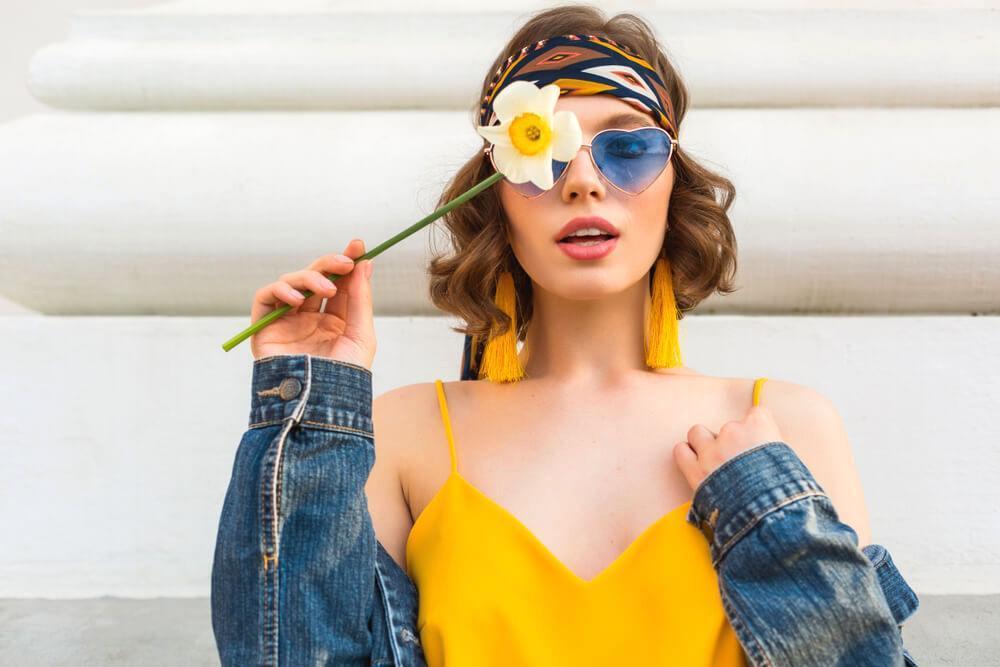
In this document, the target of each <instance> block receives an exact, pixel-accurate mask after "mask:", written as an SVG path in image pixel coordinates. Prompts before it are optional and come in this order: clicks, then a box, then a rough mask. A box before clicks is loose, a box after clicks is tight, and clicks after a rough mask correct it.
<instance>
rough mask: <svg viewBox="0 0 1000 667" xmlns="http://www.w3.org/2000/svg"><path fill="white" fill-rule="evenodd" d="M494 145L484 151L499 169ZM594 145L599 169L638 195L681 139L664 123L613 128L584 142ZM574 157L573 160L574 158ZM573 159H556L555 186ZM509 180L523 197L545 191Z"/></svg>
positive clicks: (592, 149) (592, 155) (613, 182)
mask: <svg viewBox="0 0 1000 667" xmlns="http://www.w3.org/2000/svg"><path fill="white" fill-rule="evenodd" d="M493 146H494V144H490V145H489V146H487V147H486V148H484V149H483V152H484V153H485V154H487V155H489V156H490V163H491V164H492V165H493V168H494V169H496V170H497V171H500V170H499V169H497V165H496V162H495V161H494V160H493ZM583 146H586V147H587V148H589V149H590V151H589V152H590V159H591V161H592V162H593V163H594V167H596V168H597V171H598V172H599V173H600V174H601V175H602V176H603V177H604V178H605V180H607V181H608V182H609V183H611V185H613V186H614V187H616V188H618V189H619V190H621V191H622V192H624V193H626V194H630V195H637V194H639V193H640V192H642V191H643V190H645V189H646V188H648V187H649V186H650V185H652V184H653V182H654V181H655V180H656V179H657V177H659V175H660V173H661V172H663V170H664V169H665V168H666V166H667V163H669V162H670V157H671V156H672V155H673V154H674V150H675V146H677V140H676V139H674V138H673V137H671V136H670V135H669V134H667V131H666V130H664V129H663V128H661V127H640V128H636V129H634V130H621V129H617V128H609V129H606V130H601V131H600V132H598V133H597V134H595V135H594V138H593V139H591V141H590V143H589V144H581V147H583ZM571 161H572V160H571ZM567 166H569V162H560V161H559V160H552V183H553V185H552V187H553V188H555V183H556V182H557V181H558V180H559V179H560V178H561V177H562V175H563V174H564V173H565V172H566V167H567ZM504 181H506V182H507V184H508V185H510V186H511V187H512V188H514V190H515V191H516V192H517V193H518V194H520V195H521V196H522V197H526V198H528V199H534V198H535V197H538V196H540V195H543V194H545V192H546V190H543V189H541V188H540V187H538V186H537V185H535V184H534V183H532V182H531V181H526V182H524V183H511V181H510V180H509V179H507V178H506V177H505V178H504Z"/></svg>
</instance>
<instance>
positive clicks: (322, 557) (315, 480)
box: [212, 7, 917, 665]
mask: <svg viewBox="0 0 1000 667" xmlns="http://www.w3.org/2000/svg"><path fill="white" fill-rule="evenodd" d="M560 37H561V38H567V37H568V38H569V39H567V40H564V41H560ZM591 37H593V38H594V39H590V38H591ZM521 45H527V46H525V48H524V49H522V48H521ZM643 63H645V64H646V66H644V65H643ZM630 67H635V69H634V70H631V71H632V72H633V73H634V76H633V77H631V78H628V79H627V84H626V85H619V86H614V85H607V86H601V87H600V90H602V91H603V92H602V94H595V93H594V89H589V90H587V92H579V91H578V92H576V94H565V93H568V92H570V91H569V89H570V88H572V87H573V86H574V85H579V87H580V88H581V89H587V88H588V86H589V85H590V84H593V83H594V79H593V78H588V77H598V78H597V81H598V82H603V81H604V79H601V78H600V77H609V79H610V77H619V76H621V72H622V71H624V70H626V69H628V68H630ZM514 80H534V81H540V80H555V81H559V82H560V86H561V88H562V90H563V93H564V94H563V95H560V96H559V98H558V100H557V103H556V109H557V110H558V111H571V112H573V113H575V114H576V116H577V118H578V120H579V123H580V126H581V129H582V131H583V141H584V143H585V144H587V145H586V146H585V147H583V148H581V151H580V152H579V153H578V154H577V157H576V158H574V159H572V160H571V161H569V162H568V164H562V165H557V166H558V167H560V168H559V170H558V173H554V174H553V178H554V184H553V187H552V188H551V189H548V190H537V189H536V190H535V191H533V190H532V186H531V184H530V183H515V182H513V181H512V180H503V181H501V182H499V183H498V184H497V185H496V186H495V188H493V190H492V191H490V192H486V193H483V194H482V195H480V196H479V197H477V198H476V199H474V200H472V201H470V202H469V203H467V204H465V205H463V206H462V207H459V208H458V209H456V210H455V211H453V212H452V213H451V214H449V216H448V217H446V218H445V223H446V224H447V226H448V229H449V231H450V233H451V240H452V246H453V254H451V255H448V256H443V257H437V258H435V259H434V261H433V262H432V264H431V269H430V272H431V278H432V280H431V296H432V299H433V300H434V302H435V303H436V304H437V305H438V306H439V307H440V308H442V310H445V311H447V312H450V313H454V314H457V315H460V316H461V317H462V318H463V319H464V321H465V323H466V326H465V327H464V328H463V331H464V332H465V333H466V334H467V341H466V342H467V347H466V355H465V358H464V360H463V377H470V376H471V377H481V378H482V381H478V382H472V381H459V382H447V383H441V382H435V383H421V384H417V385H410V386H406V387H401V388H398V389H395V390H393V391H390V392H388V393H386V394H384V395H382V396H379V397H378V398H377V399H376V400H374V401H372V396H371V371H370V369H371V366H372V361H373V359H374V355H375V350H376V339H375V332H374V327H373V323H372V312H373V306H372V297H371V291H370V290H371V288H370V278H371V272H372V263H371V262H370V261H362V262H359V263H357V264H356V265H355V264H354V263H353V262H352V261H351V258H354V257H358V256H360V255H362V254H363V253H364V252H365V247H364V244H363V242H362V241H361V240H359V239H355V240H353V241H352V242H351V243H350V244H348V246H347V247H346V248H345V250H344V254H343V255H340V256H337V255H325V256H322V257H319V258H317V259H316V260H315V261H314V262H312V263H311V264H310V265H309V266H308V267H306V268H305V269H303V270H302V271H297V272H293V273H290V274H286V275H283V276H281V278H280V279H279V280H278V281H276V282H274V283H271V284H269V285H266V286H264V287H263V288H261V289H260V290H259V291H258V292H257V294H256V296H255V300H254V305H253V309H252V319H253V320H254V321H256V320H257V319H259V318H260V317H262V316H263V315H265V314H266V313H267V312H269V311H270V310H271V309H273V308H274V307H275V306H276V305H278V304H279V303H289V304H291V305H292V306H293V307H294V310H293V311H291V312H289V313H288V314H286V315H285V316H284V317H283V318H282V319H280V320H278V321H277V322H275V323H274V324H272V325H270V326H269V327H267V328H265V329H263V330H262V331H260V332H259V333H258V334H257V335H256V336H254V337H253V339H252V341H251V342H252V351H253V355H254V358H255V362H254V380H253V405H252V408H251V415H250V428H249V429H248V431H247V432H246V434H244V437H243V441H242V442H241V444H240V448H239V451H238V453H237V458H236V463H235V466H234V470H233V478H232V481H231V484H230V488H229V493H228V494H227V497H226V502H225V506H224V508H223V512H222V519H221V521H220V529H219V540H218V544H217V551H216V559H215V566H214V569H213V578H212V581H213V591H212V606H213V626H214V629H215V634H216V640H217V643H218V645H219V651H220V656H221V658H222V661H223V663H224V664H257V663H264V664H278V665H283V664H286V663H289V664H299V663H303V664H305V663H309V664H317V663H319V664H397V665H420V664H429V665H443V664H458V665H552V664H555V665H562V664H567V665H578V664H588V665H608V664H625V663H642V664H676V665H693V664H705V665H742V664H752V665H814V664H815V665H820V664H835V663H837V664H852V665H853V664H873V665H874V664H878V665H886V664H903V662H904V659H905V661H906V664H916V663H915V662H913V660H912V658H911V657H910V656H909V654H908V653H907V652H906V651H905V650H904V649H903V645H902V638H901V634H900V627H901V625H902V622H903V621H904V620H905V619H906V618H907V617H908V616H909V615H910V614H912V612H913V611H914V610H915V609H916V605H917V598H916V596H915V594H914V593H913V591H912V590H911V589H910V588H909V586H907V585H906V583H905V582H904V581H903V580H902V577H901V576H900V575H899V573H898V571H897V570H896V569H895V568H894V566H893V565H892V561H891V558H890V557H889V555H888V552H887V551H886V550H885V549H884V548H883V547H881V546H880V545H877V544H872V543H871V539H870V538H871V535H870V529H869V526H868V516H867V511H866V509H865V506H864V502H863V499H862V492H861V487H860V483H859V480H858V476H857V473H856V470H855V467H854V463H853V460H852V456H851V450H850V446H849V444H848V441H847V438H846V435H845V433H844V428H843V423H842V421H841V419H840V417H839V415H838V413H837V411H836V409H835V408H834V407H833V406H832V405H831V404H830V402H829V401H828V400H827V399H826V398H824V397H823V396H822V395H820V394H818V393H817V392H815V391H813V390H810V389H808V388H806V387H803V386H800V385H797V384H794V383H791V382H781V381H777V380H770V381H769V382H767V384H766V390H764V387H765V385H764V383H763V378H759V379H757V381H755V380H754V379H742V378H718V377H711V376H706V375H703V374H701V373H699V372H697V371H695V370H693V369H690V368H687V367H685V366H684V365H683V364H682V363H680V354H679V346H678V342H677V340H676V319H675V318H676V316H677V311H678V310H680V311H681V312H683V311H685V310H689V309H690V308H692V307H694V305H696V304H697V303H698V302H700V301H701V300H702V299H704V298H705V297H706V296H708V295H709V294H711V293H712V292H713V291H719V292H722V293H725V292H729V291H732V289H733V288H732V285H731V278H732V275H733V273H734V271H735V252H736V244H735V239H734V235H733V231H732V228H731V226H730V224H729V219H728V216H727V214H726V211H727V209H728V207H729V206H730V204H731V202H732V198H733V193H734V190H733V187H732V184H731V183H730V182H729V181H727V180H726V179H724V178H722V177H721V176H718V175H716V174H713V173H711V172H710V171H708V170H707V169H705V168H704V167H701V166H699V165H698V164H697V163H696V162H695V161H694V160H693V159H692V158H691V157H690V156H688V155H686V154H685V153H684V152H683V149H682V148H681V147H680V142H679V141H678V140H677V136H676V135H677V128H678V127H679V122H680V120H681V119H682V118H683V115H684V112H685V110H686V105H687V93H686V91H685V89H684V87H683V84H682V83H681V81H680V78H679V77H678V75H677V73H676V72H675V70H674V69H673V68H672V67H671V65H670V64H669V61H668V60H667V59H666V57H665V56H664V54H663V53H662V51H661V50H660V48H659V46H658V45H657V43H656V40H655V38H654V37H653V35H652V32H651V31H650V30H649V28H648V26H646V25H645V24H644V23H643V22H642V21H641V20H639V19H637V18H636V17H634V16H632V15H619V16H617V17H615V18H613V19H611V20H610V21H606V20H605V18H604V17H603V16H602V15H601V14H600V13H599V12H597V11H596V10H594V9H592V8H589V7H559V8H556V9H552V10H548V11H545V12H542V13H540V14H538V15H536V16H535V17H534V18H533V19H532V20H531V21H529V22H528V23H527V24H526V25H525V26H524V27H523V28H522V29H521V30H520V31H519V32H518V34H517V35H515V36H514V37H513V38H512V39H511V42H510V43H509V44H508V45H507V47H506V48H505V50H504V52H503V53H502V54H501V56H500V57H499V58H498V59H497V62H496V63H495V67H494V74H493V77H492V78H491V79H489V80H488V81H487V82H484V87H483V98H482V99H483V101H484V102H483V105H482V106H481V108H480V110H479V112H480V113H479V125H480V126H485V127H489V126H491V125H492V121H493V120H496V119H497V117H498V116H502V115H503V110H502V109H501V110H499V113H498V110H497V109H493V108H492V106H491V102H492V100H494V99H495V98H496V95H497V93H498V92H499V90H500V89H502V87H503V86H506V85H510V84H511V83H512V82H513V81H514ZM568 81H572V82H575V83H573V84H567V83H566V82H568ZM585 81H586V82H587V83H581V82H585ZM637 88H642V89H645V90H647V91H655V93H656V94H655V95H654V96H653V97H652V98H651V97H650V96H648V95H647V96H645V97H643V96H636V95H635V94H634V93H635V91H636V89H637ZM607 93H610V94H607ZM644 100H645V101H644ZM532 129H536V128H529V130H532ZM512 132H513V131H512ZM528 135H531V136H533V137H537V136H538V133H537V132H535V133H534V134H532V133H531V132H530V131H528V132H527V134H526V136H528ZM484 136H485V134H484ZM511 136H513V134H511ZM501 138H502V137H501ZM501 143H502V142H501ZM498 146H499V147H494V148H493V149H492V150H493V151H494V153H495V154H493V155H490V156H487V155H485V154H481V155H477V156H476V157H475V158H473V159H472V160H471V161H470V162H469V163H468V164H467V165H466V166H465V167H464V168H463V169H462V170H461V171H460V172H459V174H458V176H457V177H456V179H455V181H454V182H453V183H452V184H451V186H450V187H449V188H448V190H447V191H446V192H445V193H444V194H443V196H442V201H448V200H450V199H452V198H454V196H456V195H457V194H458V193H460V192H463V191H464V190H466V189H468V187H470V186H471V185H473V184H475V183H477V182H479V181H481V180H482V179H483V178H485V177H486V176H488V175H489V174H490V173H491V171H492V169H493V168H495V165H496V164H497V162H498V161H501V160H502V159H503V156H502V154H497V151H502V150H503V149H504V146H503V145H498ZM637 147H638V148H641V149H642V151H641V153H642V155H643V156H645V157H644V159H647V162H645V163H643V164H644V165H645V166H644V167H643V168H641V169H639V168H636V169H633V168H632V166H631V165H632V164H635V163H636V161H635V160H634V158H635V157H636V154H635V153H630V154H629V159H632V160H633V162H632V163H630V164H626V162H625V161H624V158H623V151H625V149H627V150H628V151H632V150H633V149H635V148H637ZM657 147H660V148H663V149H664V150H663V151H661V152H657V150H655V149H656V148H657ZM508 148H509V146H508ZM584 151H586V152H588V153H589V155H584ZM577 158H578V159H577ZM505 173H508V172H507V171H505ZM717 194H721V195H722V202H721V203H719V202H717V201H716V195H717ZM573 233H576V234H585V235H587V234H593V235H594V236H592V237H591V238H592V239H601V240H599V241H596V242H595V241H593V240H587V239H581V238H575V239H574V237H572V236H570V235H571V234H573ZM605 237H609V238H605ZM334 273H336V274H343V275H345V277H344V278H343V279H342V280H340V281H339V282H340V286H339V287H337V286H334V285H333V284H332V283H330V282H329V281H328V280H326V278H325V277H324V276H325V275H326V274H334ZM296 290H310V291H311V292H312V293H313V295H312V296H309V298H304V297H303V295H302V294H301V293H300V292H297V291H296ZM517 341H523V346H522V348H521V350H520V352H518V351H517V349H516V343H517ZM762 397H764V400H762ZM669 443H675V444H673V446H668V444H669Z"/></svg>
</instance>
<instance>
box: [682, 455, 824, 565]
mask: <svg viewBox="0 0 1000 667" xmlns="http://www.w3.org/2000/svg"><path fill="white" fill-rule="evenodd" d="M818 495H826V493H825V491H823V488H822V487H821V486H820V485H819V482H817V481H816V479H815V478H814V477H813V476H812V473H811V472H809V469H808V468H807V467H806V466H805V464H804V463H802V461H801V460H800V459H799V457H798V456H797V455H796V454H795V451H794V450H793V449H792V448H791V447H790V446H789V445H788V444H786V443H784V442H782V441H780V440H775V441H772V442H765V443H763V444H761V445H757V446H755V447H752V448H750V449H748V450H746V451H744V452H741V453H739V454H737V455H736V456H734V457H732V458H731V459H728V460H727V461H725V462H724V463H723V464H722V465H721V466H719V467H718V468H716V469H715V470H713V471H712V472H711V473H710V474H709V475H708V477H706V478H705V479H703V480H702V481H701V483H700V484H699V485H698V488H696V489H695V492H694V498H693V499H692V501H691V508H690V509H689V510H688V514H687V521H688V523H691V524H693V525H695V526H697V527H698V528H700V529H701V531H702V533H703V534H704V535H705V537H706V538H707V539H708V541H709V545H710V549H711V554H712V563H713V565H716V566H717V565H718V562H719V561H720V560H721V559H722V558H723V557H724V556H725V554H726V553H727V552H728V551H729V549H730V547H732V545H733V544H735V543H736V542H737V541H738V540H739V539H740V538H741V537H743V535H744V534H746V533H747V531H749V530H750V529H752V528H753V527H754V525H756V524H757V522H758V521H760V520H761V519H762V518H764V516H766V515H767V514H769V513H771V512H772V511H774V510H776V509H778V508H780V507H783V506H785V505H787V504H789V503H792V502H795V501H796V500H800V499H802V498H805V497H808V496H818Z"/></svg>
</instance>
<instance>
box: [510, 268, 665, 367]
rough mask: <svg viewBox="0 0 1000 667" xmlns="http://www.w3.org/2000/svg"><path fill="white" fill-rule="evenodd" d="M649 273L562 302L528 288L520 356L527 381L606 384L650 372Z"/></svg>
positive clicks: (539, 287) (540, 289)
mask: <svg viewBox="0 0 1000 667" xmlns="http://www.w3.org/2000/svg"><path fill="white" fill-rule="evenodd" d="M648 284H649V275H648V273H647V274H643V276H642V278H641V279H640V280H638V281H637V282H636V283H635V284H634V285H632V286H630V287H628V288H627V289H625V290H623V291H621V292H616V293H615V294H608V295H605V296H599V297H596V298H592V299H565V298H562V297H559V296H556V295H555V294H553V293H551V292H547V291H545V290H544V289H543V288H542V287H541V286H539V285H538V284H537V283H534V284H533V285H532V288H533V290H532V291H533V296H534V302H533V304H532V316H531V323H530V324H529V325H528V330H527V332H526V334H525V341H524V347H523V349H522V350H521V353H520V354H519V355H518V357H519V358H520V359H521V361H522V364H523V365H524V368H525V372H526V373H527V375H528V376H529V377H531V378H537V379H541V378H545V379H547V380H557V381H559V382H560V383H587V384H605V383H613V382H616V381H618V380H620V379H622V378H623V377H624V376H625V375H628V374H632V373H635V372H636V371H643V372H645V371H648V367H647V366H646V361H645V351H644V349H643V343H644V340H645V324H644V323H645V321H646V317H647V316H648V313H649V306H650V298H649V288H648Z"/></svg>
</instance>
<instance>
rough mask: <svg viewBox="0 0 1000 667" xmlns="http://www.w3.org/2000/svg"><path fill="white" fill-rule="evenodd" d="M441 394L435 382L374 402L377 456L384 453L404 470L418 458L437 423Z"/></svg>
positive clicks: (385, 395)
mask: <svg viewBox="0 0 1000 667" xmlns="http://www.w3.org/2000/svg"><path fill="white" fill-rule="evenodd" d="M437 415H438V400H437V390H436V388H435V386H434V382H417V383H415V384H408V385H403V386H400V387H395V388H393V389H390V390H388V391H386V392H384V393H382V394H379V395H378V396H377V397H376V398H375V400H374V401H373V402H372V422H373V427H374V429H375V449H376V456H378V455H379V454H380V453H384V454H385V456H387V457H389V458H392V459H393V460H394V461H395V463H396V465H397V467H399V468H400V469H403V468H405V467H406V466H407V462H408V461H410V460H412V459H413V458H414V456H415V455H416V456H418V457H419V452H418V451H417V450H419V449H420V447H421V443H424V442H426V441H427V438H426V437H425V436H426V435H427V434H428V430H429V428H431V427H432V426H433V425H434V424H435V423H436V422H435V420H436V419H437Z"/></svg>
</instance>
